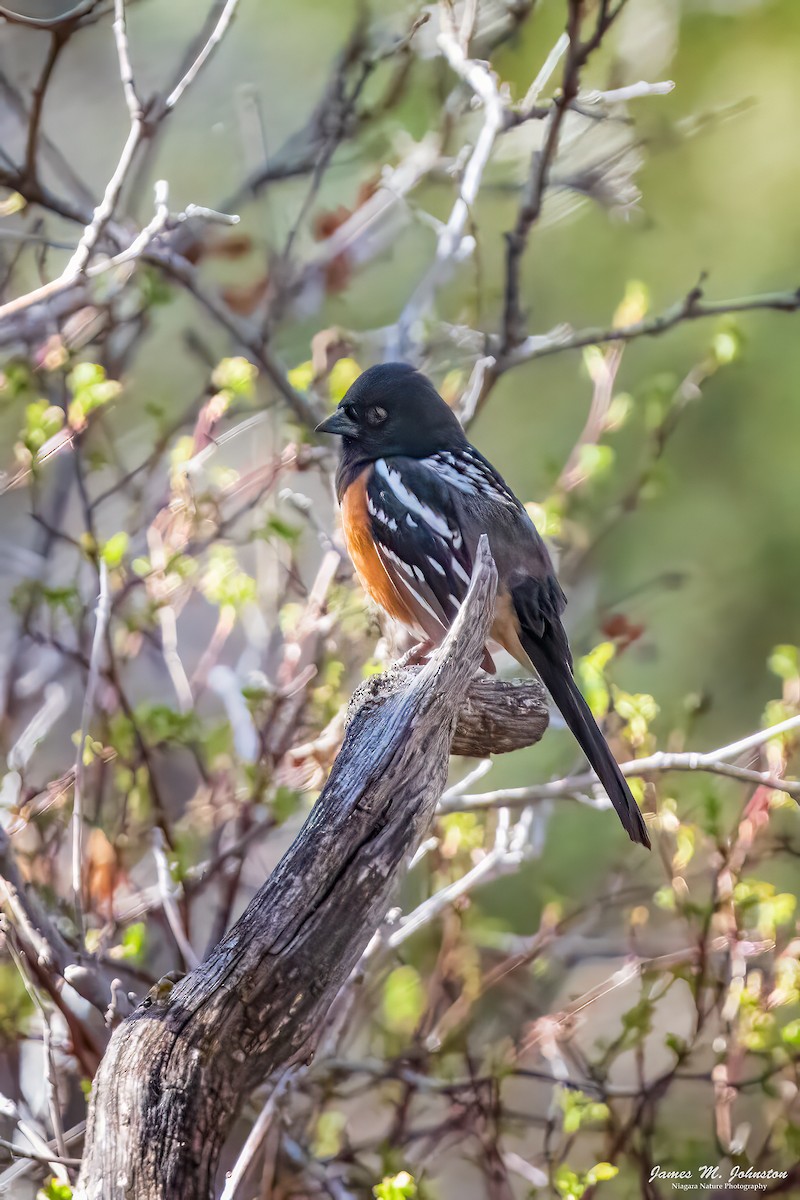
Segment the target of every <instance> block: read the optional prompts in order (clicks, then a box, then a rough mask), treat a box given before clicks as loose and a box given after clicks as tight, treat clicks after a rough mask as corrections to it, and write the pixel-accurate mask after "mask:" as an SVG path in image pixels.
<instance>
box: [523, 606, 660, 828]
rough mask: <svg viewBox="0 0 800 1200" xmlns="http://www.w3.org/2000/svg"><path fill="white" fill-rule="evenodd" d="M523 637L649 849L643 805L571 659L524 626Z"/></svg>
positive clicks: (614, 799)
mask: <svg viewBox="0 0 800 1200" xmlns="http://www.w3.org/2000/svg"><path fill="white" fill-rule="evenodd" d="M520 640H521V642H522V645H523V647H524V648H525V653H526V654H527V655H528V657H529V658H530V660H531V662H532V663H533V665H534V667H535V668H536V670H537V672H538V673H539V676H540V677H541V680H542V683H543V684H544V686H545V687H546V688H547V690H548V692H549V693H550V695H551V696H552V697H553V700H554V702H555V704H556V707H557V708H558V710H559V712H560V713H561V715H562V717H563V718H564V720H565V721H566V723H567V725H568V726H569V728H570V729H571V731H572V733H573V735H574V737H575V739H576V741H577V742H578V745H579V746H580V748H581V750H583V753H584V754H585V755H586V757H587V758H588V760H589V762H590V764H591V765H592V767H593V768H594V770H595V772H596V774H597V777H598V779H599V780H600V782H601V783H602V785H603V787H604V788H605V789H606V792H607V793H608V798H609V800H610V801H611V803H612V804H613V805H614V808H615V809H616V810H617V815H618V817H619V819H620V821H621V822H622V824H623V826H624V828H625V830H626V831H627V833H628V836H629V838H630V839H631V841H632V842H639V843H640V845H642V846H647V848H648V850H649V849H650V838H649V837H648V835H647V827H646V825H645V823H644V817H643V816H642V813H641V810H640V808H639V805H638V804H637V803H636V801H635V800H634V798H633V796H632V795H631V789H630V788H629V787H628V785H627V783H626V782H625V777H624V776H623V774H622V772H621V771H620V769H619V764H618V763H617V761H616V759H615V758H614V755H613V754H612V753H611V751H610V749H609V748H608V744H607V742H606V740H605V738H604V737H603V735H602V733H601V732H600V730H599V729H598V727H597V722H596V721H595V719H594V717H593V716H592V713H591V710H590V708H589V705H588V704H587V703H586V701H585V700H584V698H583V696H582V695H581V693H580V691H579V690H578V685H577V683H576V682H575V679H574V678H573V675H572V671H571V670H570V668H569V665H568V663H567V662H565V661H563V660H562V659H561V655H560V654H559V653H558V649H557V647H556V646H555V645H553V646H552V647H550V646H548V645H547V643H546V642H545V641H544V639H539V638H537V637H534V636H531V635H529V634H528V633H527V632H526V631H525V630H524V629H523V630H522V632H521V634H520ZM556 655H557V656H558V657H556ZM559 660H560V661H559Z"/></svg>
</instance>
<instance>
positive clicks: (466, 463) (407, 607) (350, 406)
mask: <svg viewBox="0 0 800 1200" xmlns="http://www.w3.org/2000/svg"><path fill="white" fill-rule="evenodd" d="M317 430H318V432H320V433H332V434H337V435H338V436H339V437H341V439H342V454H341V459H340V462H339V468H338V471H337V473H336V491H337V495H338V498H339V503H340V505H341V508H342V521H343V526H344V534H345V540H346V542H347V548H348V551H349V553H350V557H351V558H352V560H353V563H354V565H355V568H356V571H357V573H358V576H359V578H360V580H361V582H362V584H363V585H364V588H365V589H366V591H367V592H368V594H369V595H370V596H371V597H372V599H373V600H374V601H375V602H376V603H377V604H379V605H380V606H381V608H383V609H385V610H386V612H388V613H389V614H390V615H391V616H392V617H394V618H396V619H397V620H399V621H401V622H402V623H403V624H404V625H405V626H407V627H408V628H409V629H410V630H412V631H413V632H415V633H416V634H417V635H418V636H420V637H421V638H422V639H423V640H424V641H427V642H428V643H430V644H432V645H437V644H438V643H439V642H441V641H442V639H443V638H444V635H445V633H446V632H447V630H448V628H449V627H450V625H451V624H452V622H453V620H454V619H455V616H456V613H457V612H458V608H459V605H460V604H461V602H462V601H463V599H464V596H465V594H466V591H467V588H468V586H469V582H470V578H471V576H472V566H473V559H474V555H475V553H476V550H477V546H478V541H479V539H480V536H481V534H483V533H485V534H487V536H488V539H489V546H490V548H491V551H492V555H493V557H494V561H495V564H496V566H497V572H498V579H499V584H498V591H497V599H496V602H495V612H494V621H493V624H492V628H491V637H492V640H493V641H495V642H497V643H499V644H500V645H501V646H502V647H504V648H505V649H506V650H507V651H508V652H509V653H510V654H511V655H513V657H514V658H515V659H516V660H517V661H518V662H519V663H521V664H522V665H523V666H525V667H527V668H529V669H530V668H533V669H535V670H536V671H537V672H538V674H539V676H540V678H541V679H542V682H543V683H544V685H545V687H546V688H547V690H548V691H549V692H550V695H551V696H552V697H553V700H554V701H555V703H556V705H557V706H558V708H559V709H560V711H561V713H562V715H563V717H564V720H565V721H566V723H567V725H568V726H569V728H570V729H571V730H572V732H573V734H574V735H575V737H576V739H577V741H578V744H579V745H580V747H581V749H582V750H583V752H584V754H585V755H586V757H587V758H588V760H589V762H590V763H591V765H592V767H593V768H594V770H595V771H596V772H597V776H598V778H599V779H600V782H601V783H602V784H603V787H604V788H605V789H606V792H607V793H608V796H609V799H610V800H611V803H612V804H613V805H614V808H615V809H616V810H617V813H618V815H619V819H620V820H621V821H622V824H623V826H624V827H625V829H626V830H627V832H628V834H629V836H630V838H631V839H632V841H634V842H639V843H641V845H643V846H648V847H649V845H650V839H649V838H648V836H647V829H646V827H645V823H644V818H643V817H642V814H641V812H640V810H639V806H638V805H637V803H636V801H635V800H634V798H633V796H632V795H631V792H630V788H629V787H628V785H627V783H626V782H625V779H624V778H623V775H622V772H621V771H620V769H619V766H618V765H617V762H616V760H615V758H614V756H613V755H612V753H611V751H610V750H609V748H608V745H607V743H606V741H605V739H604V737H603V735H602V733H601V732H600V730H599V729H598V727H597V724H596V722H595V720H594V717H593V716H592V714H591V711H590V709H589V706H588V704H587V703H586V701H585V700H584V698H583V696H582V695H581V693H580V691H579V690H578V686H577V684H576V683H575V679H574V677H573V674H572V655H571V653H570V648H569V644H568V642H567V635H566V633H565V632H564V626H563V625H562V623H561V613H562V612H563V610H564V607H565V605H566V597H565V596H564V593H563V592H562V590H561V588H560V586H559V583H558V580H557V579H556V576H555V572H554V570H553V564H552V562H551V560H550V555H549V554H548V552H547V548H546V546H545V544H544V542H543V541H542V539H541V537H540V536H539V534H538V533H537V531H536V528H535V526H534V524H533V522H532V521H531V519H530V517H529V516H528V514H527V513H526V512H525V509H524V508H523V506H522V504H521V503H520V502H519V500H518V499H517V498H516V496H515V495H514V493H513V492H512V491H511V489H510V488H509V486H508V484H507V483H505V481H504V480H503V479H502V477H501V476H500V475H499V474H498V473H497V471H496V470H495V469H494V467H493V466H492V465H491V463H489V462H487V460H486V459H485V458H484V457H483V455H482V454H480V452H479V451H478V450H476V449H475V447H474V446H472V445H471V444H470V443H469V441H467V438H466V436H465V434H464V431H463V429H462V428H461V425H460V423H459V421H458V418H457V417H456V415H455V413H454V412H453V411H452V410H451V409H450V408H449V407H448V405H447V404H446V403H445V402H444V400H443V399H442V398H441V396H440V395H439V393H438V392H437V391H436V389H435V388H434V386H433V384H432V383H431V382H430V380H429V379H427V378H426V377H425V376H424V375H422V374H421V373H420V372H419V371H416V370H415V369H414V368H413V367H410V366H408V365H406V364H405V363H385V364H383V365H381V366H377V367H371V368H370V369H369V370H367V371H364V373H363V374H362V375H360V376H359V378H358V379H357V380H356V381H355V383H353V385H352V386H351V387H350V388H349V389H348V391H347V393H346V394H345V396H344V398H343V399H342V402H341V404H340V405H339V407H338V408H337V409H336V411H335V412H334V413H332V415H331V416H330V417H328V418H327V420H325V421H323V422H322V423H321V424H320V425H318V426H317ZM487 655H488V651H487ZM485 665H489V667H490V668H491V658H488V664H486V660H485Z"/></svg>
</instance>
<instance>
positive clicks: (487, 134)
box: [397, 4, 505, 353]
mask: <svg viewBox="0 0 800 1200" xmlns="http://www.w3.org/2000/svg"><path fill="white" fill-rule="evenodd" d="M441 13H442V32H441V33H440V34H439V38H438V44H439V48H440V50H441V51H442V54H443V55H444V56H445V58H446V59H447V61H448V63H449V65H450V67H451V68H452V70H453V71H454V72H455V73H456V74H457V75H458V76H459V77H460V78H461V79H463V80H464V82H465V83H467V84H468V85H469V87H470V88H471V89H472V91H473V92H474V93H475V96H476V97H478V99H480V101H481V102H482V104H483V110H484V119H483V125H482V127H481V131H480V134H479V135H478V139H477V141H476V143H475V148H474V149H473V151H472V154H471V155H470V157H469V161H468V162H467V165H466V167H465V168H464V174H463V177H462V180H461V186H460V188H459V194H458V199H457V200H456V202H455V204H454V205H453V208H452V211H451V213H450V217H449V219H448V221H447V224H446V225H443V226H442V227H441V229H440V231H439V236H438V238H437V242H436V256H435V258H434V261H433V263H432V264H431V266H430V268H429V270H428V271H427V273H426V275H425V277H424V278H423V279H422V281H421V282H420V283H419V285H418V286H417V288H416V290H415V291H414V294H413V296H412V297H411V299H410V300H409V301H408V303H407V304H406V306H405V308H404V309H403V312H402V313H401V314H400V318H399V320H398V323H397V337H398V339H399V343H400V346H399V348H400V353H405V348H406V347H405V343H406V341H407V338H408V331H409V329H410V327H411V325H412V323H413V322H414V321H415V320H417V319H418V318H419V317H420V316H422V315H424V313H425V312H426V311H427V309H428V307H429V306H430V303H431V301H432V300H433V297H434V294H435V292H436V290H437V289H438V288H439V287H440V286H441V284H442V283H443V282H444V280H445V279H446V277H447V274H448V271H449V270H450V269H451V268H452V267H453V266H454V265H455V264H456V263H458V262H459V261H460V258H461V257H462V255H463V251H464V249H465V246H464V242H465V239H464V231H465V229H466V226H467V222H468V221H469V219H470V215H471V213H472V209H473V206H474V204H475V201H476V200H477V198H478V191H479V188H480V185H481V180H482V178H483V172H484V170H485V168H486V164H487V163H488V161H489V156H490V155H491V152H492V147H493V146H494V143H495V139H496V138H497V135H498V134H499V133H500V132H501V130H502V128H503V122H504V115H505V107H504V105H503V101H502V99H501V97H500V92H499V90H498V87H497V82H496V80H495V77H494V74H493V72H492V70H491V68H490V67H489V66H488V65H486V64H485V63H481V62H477V61H474V60H472V59H469V58H467V55H466V49H465V46H466V43H467V41H468V38H466V37H464V36H463V30H462V36H460V37H459V35H458V34H457V33H456V30H455V28H454V27H453V24H452V21H451V19H450V14H449V12H448V9H447V6H446V5H444V4H443V5H442V6H441ZM467 248H469V247H467Z"/></svg>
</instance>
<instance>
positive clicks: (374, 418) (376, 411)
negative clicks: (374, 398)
mask: <svg viewBox="0 0 800 1200" xmlns="http://www.w3.org/2000/svg"><path fill="white" fill-rule="evenodd" d="M388 415H389V414H388V413H387V411H386V409H385V408H381V407H380V406H379V405H377V404H376V405H375V406H374V407H373V408H368V409H367V424H368V425H382V424H383V422H384V421H385V420H386V418H387V417H388Z"/></svg>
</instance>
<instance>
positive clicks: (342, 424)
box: [315, 408, 358, 437]
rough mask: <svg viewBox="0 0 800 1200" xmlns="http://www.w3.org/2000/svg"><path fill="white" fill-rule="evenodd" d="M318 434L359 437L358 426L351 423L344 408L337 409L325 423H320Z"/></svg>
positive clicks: (353, 422)
mask: <svg viewBox="0 0 800 1200" xmlns="http://www.w3.org/2000/svg"><path fill="white" fill-rule="evenodd" d="M315 432H316V433H335V434H336V435H337V436H338V437H357V436H358V426H357V425H356V423H355V421H351V420H350V418H349V417H348V415H347V413H346V412H345V411H344V409H343V408H337V409H336V410H335V412H332V413H331V415H330V416H329V417H326V418H325V420H324V421H320V423H319V425H318V426H317V428H316V430H315Z"/></svg>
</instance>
